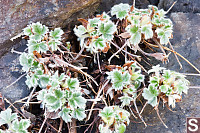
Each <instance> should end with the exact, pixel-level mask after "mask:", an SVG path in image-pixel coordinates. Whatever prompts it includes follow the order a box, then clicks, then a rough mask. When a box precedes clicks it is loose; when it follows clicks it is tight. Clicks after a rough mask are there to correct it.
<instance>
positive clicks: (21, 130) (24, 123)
mask: <svg viewBox="0 0 200 133" xmlns="http://www.w3.org/2000/svg"><path fill="white" fill-rule="evenodd" d="M30 125H31V122H30V120H29V119H22V120H20V121H18V120H15V121H13V122H12V129H13V130H14V132H16V133H28V131H27V128H28V127H29V126H30Z"/></svg>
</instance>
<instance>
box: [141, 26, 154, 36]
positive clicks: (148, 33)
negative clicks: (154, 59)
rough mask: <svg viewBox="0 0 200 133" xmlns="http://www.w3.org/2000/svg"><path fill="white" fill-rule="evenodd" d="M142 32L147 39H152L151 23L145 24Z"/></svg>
mask: <svg viewBox="0 0 200 133" xmlns="http://www.w3.org/2000/svg"><path fill="white" fill-rule="evenodd" d="M141 32H142V33H143V34H144V38H145V39H150V38H152V37H153V31H152V26H151V25H145V26H143V27H142V30H141Z"/></svg>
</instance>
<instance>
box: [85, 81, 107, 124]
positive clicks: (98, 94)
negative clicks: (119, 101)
mask: <svg viewBox="0 0 200 133" xmlns="http://www.w3.org/2000/svg"><path fill="white" fill-rule="evenodd" d="M109 81H110V80H107V81H106V82H105V84H103V86H102V87H101V89H100V90H99V91H98V93H97V96H96V98H95V99H99V96H100V94H101V92H102V91H103V89H104V88H105V87H106V85H107V84H108V83H109ZM96 103H97V100H95V101H94V102H93V104H92V107H91V110H90V112H89V114H88V118H87V120H86V121H88V120H89V119H90V117H91V114H92V109H93V108H94V106H95V104H96Z"/></svg>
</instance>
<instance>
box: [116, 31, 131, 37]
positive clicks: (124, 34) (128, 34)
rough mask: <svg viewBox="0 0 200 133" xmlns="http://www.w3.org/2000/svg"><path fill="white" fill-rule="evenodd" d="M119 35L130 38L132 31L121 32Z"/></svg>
mask: <svg viewBox="0 0 200 133" xmlns="http://www.w3.org/2000/svg"><path fill="white" fill-rule="evenodd" d="M119 36H120V37H122V38H130V37H131V35H130V33H128V32H124V33H121V34H119Z"/></svg>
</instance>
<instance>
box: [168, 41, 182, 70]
mask: <svg viewBox="0 0 200 133" xmlns="http://www.w3.org/2000/svg"><path fill="white" fill-rule="evenodd" d="M169 46H170V47H171V49H172V50H173V51H174V48H173V46H172V44H171V43H170V41H169ZM174 56H175V57H176V60H177V62H178V64H179V66H180V69H182V68H183V66H182V64H181V62H180V61H179V59H178V57H177V55H176V54H175V53H174Z"/></svg>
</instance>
